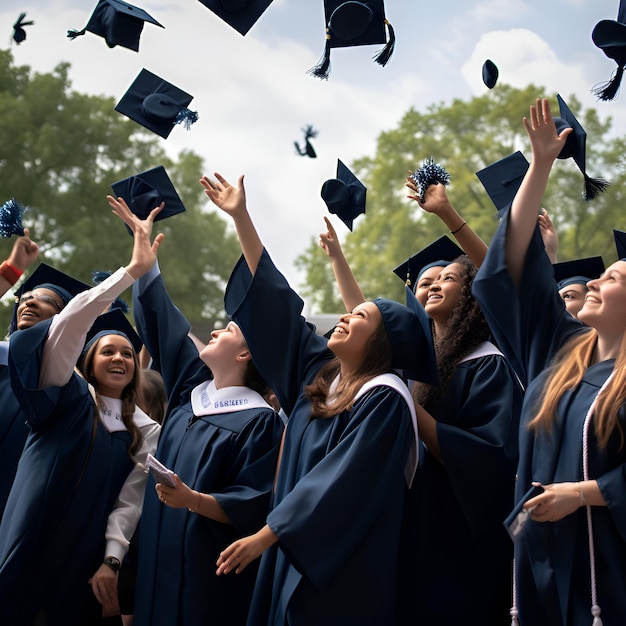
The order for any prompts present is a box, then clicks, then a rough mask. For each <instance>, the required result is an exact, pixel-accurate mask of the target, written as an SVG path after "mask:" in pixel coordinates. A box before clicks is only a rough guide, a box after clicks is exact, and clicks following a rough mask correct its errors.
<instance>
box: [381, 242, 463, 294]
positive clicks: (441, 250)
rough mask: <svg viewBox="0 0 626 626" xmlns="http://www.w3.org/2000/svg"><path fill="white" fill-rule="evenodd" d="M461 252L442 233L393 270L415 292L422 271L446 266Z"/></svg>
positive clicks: (461, 252)
mask: <svg viewBox="0 0 626 626" xmlns="http://www.w3.org/2000/svg"><path fill="white" fill-rule="evenodd" d="M462 254H465V253H464V252H463V250H462V249H461V248H459V246H457V245H456V244H455V243H454V241H452V240H451V239H450V238H449V237H448V236H447V235H442V236H441V237H439V239H437V240H436V241H433V242H432V243H431V244H429V245H427V246H426V247H425V248H422V249H421V250H420V251H419V252H417V253H415V254H414V255H413V256H412V257H410V258H409V259H408V260H406V261H405V262H404V263H401V264H400V265H398V267H396V268H395V269H394V270H393V272H394V274H396V276H398V278H400V280H402V281H404V283H405V285H406V286H407V287H410V289H411V291H412V292H413V293H415V288H416V287H417V283H418V281H419V279H420V276H421V275H422V274H423V272H424V271H426V270H427V269H429V268H431V267H446V266H447V265H450V263H452V261H453V260H454V259H456V258H457V257H458V256H461V255H462ZM414 299H415V298H414Z"/></svg>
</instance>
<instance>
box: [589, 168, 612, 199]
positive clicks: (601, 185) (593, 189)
mask: <svg viewBox="0 0 626 626" xmlns="http://www.w3.org/2000/svg"><path fill="white" fill-rule="evenodd" d="M610 184H611V183H610V182H609V181H608V180H605V179H604V178H591V177H590V176H587V174H585V191H584V192H583V197H584V198H585V200H587V201H589V200H593V199H594V198H595V197H596V196H597V195H598V194H601V193H602V192H603V191H604V190H605V189H606V188H607V187H608V186H609V185H610Z"/></svg>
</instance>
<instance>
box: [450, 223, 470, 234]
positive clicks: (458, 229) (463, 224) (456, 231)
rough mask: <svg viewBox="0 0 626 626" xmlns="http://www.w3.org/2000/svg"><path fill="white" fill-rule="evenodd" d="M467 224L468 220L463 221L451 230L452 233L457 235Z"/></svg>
mask: <svg viewBox="0 0 626 626" xmlns="http://www.w3.org/2000/svg"><path fill="white" fill-rule="evenodd" d="M466 224H467V222H463V223H462V224H461V225H460V226H459V227H458V228H457V229H456V230H451V231H450V234H451V235H456V234H457V233H458V232H459V231H460V230H461V228H463V226H465V225H466Z"/></svg>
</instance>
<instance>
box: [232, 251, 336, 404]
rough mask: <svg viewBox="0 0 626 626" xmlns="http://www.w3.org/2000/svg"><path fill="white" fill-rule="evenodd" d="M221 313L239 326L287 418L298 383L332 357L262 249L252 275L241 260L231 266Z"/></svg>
mask: <svg viewBox="0 0 626 626" xmlns="http://www.w3.org/2000/svg"><path fill="white" fill-rule="evenodd" d="M224 301H225V306H226V312H227V313H228V314H229V315H231V317H232V318H233V319H234V321H235V322H236V323H237V324H238V325H239V327H240V328H241V331H242V332H243V335H244V337H245V338H246V342H247V344H248V347H249V348H250V353H251V354H252V359H253V361H254V363H255V365H256V367H257V369H258V370H259V372H260V373H261V375H262V376H263V378H264V379H265V380H266V381H267V383H268V384H269V385H270V387H271V388H272V389H273V391H274V393H275V394H276V397H277V398H278V400H279V401H280V404H281V407H283V409H284V410H285V412H286V414H287V415H289V414H290V413H291V411H292V409H293V407H294V404H295V402H296V400H297V398H298V395H299V393H300V390H301V386H302V384H303V383H308V382H310V381H311V380H312V379H313V376H314V375H315V373H316V372H317V370H318V369H319V367H320V366H321V365H322V364H323V363H324V362H326V361H328V360H329V359H331V358H332V354H331V352H330V351H329V350H328V348H327V345H326V344H327V340H326V338H325V337H321V336H319V335H317V334H316V331H315V326H313V325H312V324H309V323H308V322H307V321H306V320H305V319H304V317H303V316H302V308H303V306H304V303H303V302H302V300H301V298H300V297H299V296H298V295H297V294H296V293H295V292H294V291H293V290H292V289H291V287H290V286H289V284H288V283H287V281H286V280H285V277H284V276H283V275H282V274H281V273H280V272H279V271H278V269H276V267H275V266H274V264H273V262H272V260H271V259H270V257H269V255H268V253H267V251H266V250H264V251H263V254H262V255H261V259H260V261H259V265H258V267H257V271H256V273H255V274H254V276H252V275H251V273H250V270H249V269H248V266H247V264H246V262H245V260H244V259H243V257H242V258H241V259H240V260H239V262H238V263H237V265H236V266H235V268H234V270H233V272H232V274H231V277H230V279H229V281H228V286H227V287H226V293H225V297H224Z"/></svg>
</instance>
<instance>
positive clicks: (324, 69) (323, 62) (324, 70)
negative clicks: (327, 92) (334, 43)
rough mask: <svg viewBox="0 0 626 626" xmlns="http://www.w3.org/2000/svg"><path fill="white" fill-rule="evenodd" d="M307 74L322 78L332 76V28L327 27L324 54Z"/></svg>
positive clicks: (326, 78)
mask: <svg viewBox="0 0 626 626" xmlns="http://www.w3.org/2000/svg"><path fill="white" fill-rule="evenodd" d="M307 74H310V75H311V76H314V77H315V78H320V79H322V80H328V77H329V76H330V29H329V28H326V46H325V48H324V55H323V56H322V58H321V59H320V60H319V62H318V63H317V65H316V66H314V67H312V68H311V69H310V70H308V71H307Z"/></svg>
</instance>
